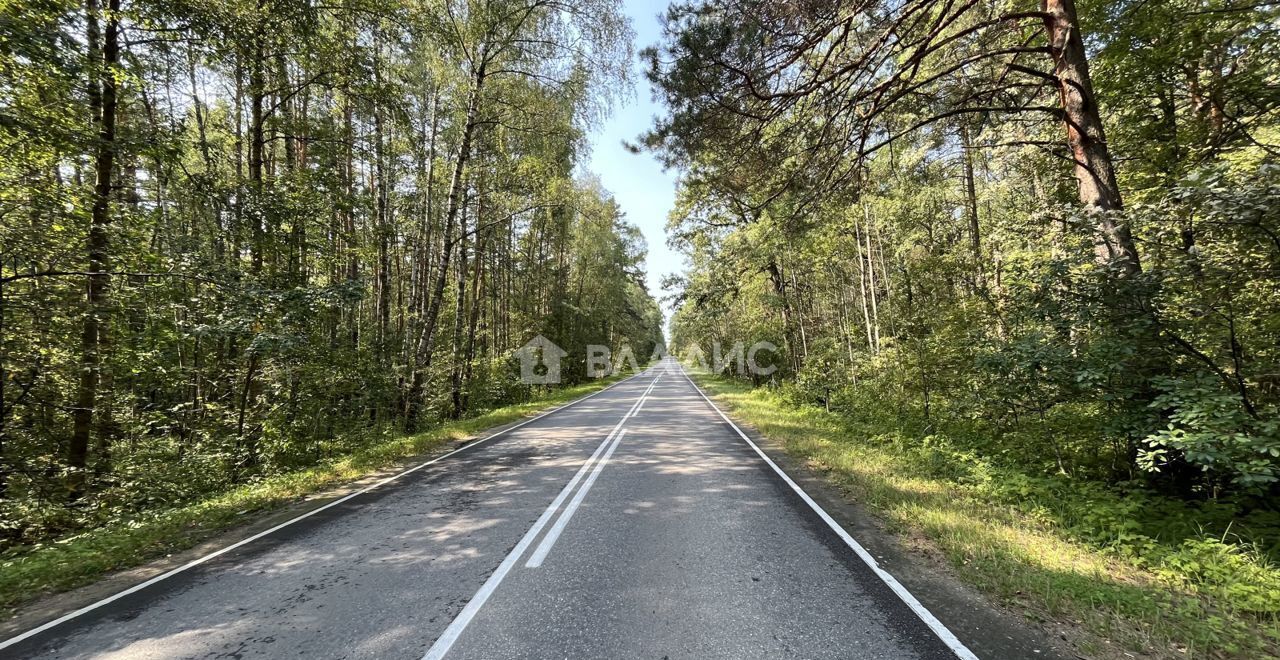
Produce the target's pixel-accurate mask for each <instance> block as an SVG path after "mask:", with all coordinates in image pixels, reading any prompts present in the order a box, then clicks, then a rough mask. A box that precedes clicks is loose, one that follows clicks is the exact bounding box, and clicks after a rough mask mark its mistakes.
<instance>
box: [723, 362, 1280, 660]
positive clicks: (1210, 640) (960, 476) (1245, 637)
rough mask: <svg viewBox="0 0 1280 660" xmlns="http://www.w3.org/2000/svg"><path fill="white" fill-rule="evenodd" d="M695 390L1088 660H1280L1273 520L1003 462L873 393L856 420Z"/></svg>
mask: <svg viewBox="0 0 1280 660" xmlns="http://www.w3.org/2000/svg"><path fill="white" fill-rule="evenodd" d="M699 381H700V383H701V384H702V385H703V387H704V388H706V389H708V390H710V391H711V392H712V393H713V394H716V395H717V398H718V399H719V400H720V402H722V403H723V404H725V405H727V406H729V407H730V410H731V411H732V412H733V413H734V414H735V416H738V417H739V418H740V419H742V420H743V421H745V422H747V423H749V424H751V425H753V426H754V427H755V428H756V429H757V430H759V431H760V432H761V433H762V434H763V435H764V436H765V437H767V438H769V439H770V440H772V441H774V442H777V443H779V444H780V445H781V446H782V447H783V448H784V449H785V450H786V451H787V452H788V453H790V454H791V455H792V456H794V457H795V458H797V459H800V460H803V461H805V462H806V463H807V464H808V465H810V466H813V467H815V468H817V469H819V470H821V471H823V472H824V473H825V474H826V476H827V477H828V478H830V479H831V480H832V481H834V482H835V483H836V484H837V485H839V486H840V487H841V488H843V489H844V490H845V491H846V492H848V493H850V494H851V496H852V497H853V498H854V499H855V501H857V502H858V503H859V504H860V505H862V506H865V507H868V508H869V509H870V510H871V511H872V512H874V513H875V514H876V515H877V516H878V517H880V518H882V519H883V520H885V521H886V522H887V523H888V524H889V525H890V526H891V527H892V528H894V529H900V530H905V531H910V532H911V537H912V538H913V539H920V538H921V537H923V538H925V539H927V540H928V545H927V546H925V547H926V548H929V549H932V550H935V551H937V552H938V553H940V554H941V555H942V556H944V557H945V558H946V559H947V560H949V562H950V564H951V565H952V566H953V567H954V569H955V570H956V572H957V573H958V574H959V575H960V576H961V577H962V578H964V579H965V580H967V581H970V582H972V583H973V584H975V585H977V586H979V587H981V588H982V589H983V590H984V591H987V592H989V593H992V594H993V595H995V596H997V597H999V598H1000V599H1002V600H1003V601H1005V602H1007V603H1008V604H1010V605H1012V606H1015V607H1017V608H1018V609H1019V610H1021V611H1024V612H1026V613H1027V615H1028V616H1030V617H1033V618H1036V619H1041V618H1045V617H1052V618H1056V619H1059V620H1064V621H1069V622H1072V624H1073V625H1075V626H1081V627H1083V628H1084V631H1083V634H1081V633H1079V632H1077V633H1076V634H1074V635H1073V641H1074V642H1075V643H1076V644H1077V645H1078V646H1079V648H1080V649H1081V650H1082V653H1083V654H1085V655H1087V656H1088V655H1096V654H1104V649H1111V650H1112V652H1113V651H1114V650H1115V649H1117V648H1118V649H1121V650H1122V651H1125V652H1130V651H1131V652H1141V653H1145V654H1149V655H1153V656H1156V657H1187V656H1189V657H1232V658H1236V657H1238V658H1252V657H1262V656H1269V655H1273V654H1275V653H1276V652H1277V650H1280V649H1278V646H1277V645H1280V599H1278V598H1277V595H1280V591H1278V589H1280V567H1277V565H1276V563H1275V559H1274V557H1275V553H1276V551H1277V550H1280V547H1277V544H1276V540H1277V539H1280V515H1276V513H1275V512H1260V511H1255V512H1254V513H1252V514H1250V515H1248V516H1243V517H1242V516H1240V515H1239V513H1238V511H1237V510H1236V509H1235V508H1234V507H1231V506H1229V505H1227V504H1225V503H1223V502H1221V501H1219V502H1187V501H1184V500H1181V499H1178V498H1170V497H1167V496H1164V495H1161V494H1159V493H1156V492H1154V491H1151V490H1149V489H1146V488H1144V487H1142V486H1141V485H1140V484H1136V483H1127V484H1118V485H1115V486H1108V485H1105V484H1102V483H1099V482H1097V481H1091V480H1088V479H1080V478H1075V477H1070V476H1067V475H1062V474H1041V473H1039V472H1038V471H1036V470H1034V469H1028V468H1027V467H1020V466H1011V465H1007V464H1002V463H1001V462H1000V461H999V460H997V459H994V458H992V457H991V453H990V451H989V449H988V448H987V447H984V446H983V445H982V438H981V436H979V435H977V434H976V432H975V428H974V427H972V426H968V425H964V424H956V425H951V426H949V427H948V428H947V429H945V430H937V429H934V430H929V429H928V428H927V427H926V426H925V425H919V424H918V421H919V420H915V421H914V422H913V421H911V420H904V419H903V418H902V417H901V416H894V415H891V414H886V413H887V412H888V411H887V410H885V406H884V405H883V404H877V403H876V400H875V399H876V397H875V396H874V395H873V394H872V393H870V392H864V393H863V396H864V398H861V399H859V400H858V402H857V403H858V407H857V408H856V409H854V411H852V412H851V411H842V412H827V411H824V410H821V409H819V408H816V407H814V406H812V405H810V404H809V403H808V397H807V395H806V394H805V393H804V392H803V391H802V390H800V389H799V388H797V387H794V386H790V385H788V386H784V387H781V388H755V389H752V388H750V387H749V386H747V385H744V384H743V383H742V382H741V381H734V380H729V379H712V378H706V377H700V378H699ZM846 400H847V399H846ZM1242 539H1245V540H1242ZM1247 539H1254V541H1247ZM1264 543H1267V544H1270V548H1269V550H1270V553H1271V554H1270V556H1269V554H1268V548H1267V547H1266V546H1265V545H1263V544H1264ZM913 545H915V546H916V547H919V541H918V540H917V541H916V543H914V544H913Z"/></svg>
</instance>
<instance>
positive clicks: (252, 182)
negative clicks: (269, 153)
mask: <svg viewBox="0 0 1280 660" xmlns="http://www.w3.org/2000/svg"><path fill="white" fill-rule="evenodd" d="M264 12H265V9H264V2H263V0H258V16H256V20H257V21H258V22H259V28H258V34H256V35H255V37H254V41H255V42H256V43H255V44H254V52H253V56H252V58H253V59H252V61H251V62H249V196H250V199H252V200H253V208H252V209H251V212H250V219H251V221H252V222H253V227H252V228H251V229H252V232H253V245H252V260H251V262H250V266H249V268H250V271H251V272H252V273H253V274H254V275H259V274H261V273H262V262H263V256H262V252H263V249H264V247H265V237H264V228H263V223H264V221H265V220H266V219H265V218H264V217H263V213H262V167H263V163H264V161H265V160H266V156H265V152H266V136H265V134H264V131H265V127H264V122H265V109H264V108H263V102H264V99H265V97H266V75H265V73H264V72H263V67H265V66H266V63H265V62H263V58H264V57H265V53H264V50H263V47H262V39H263V37H262V34H261V25H262V24H263V23H264V22H265V17H264V16H263V13H264Z"/></svg>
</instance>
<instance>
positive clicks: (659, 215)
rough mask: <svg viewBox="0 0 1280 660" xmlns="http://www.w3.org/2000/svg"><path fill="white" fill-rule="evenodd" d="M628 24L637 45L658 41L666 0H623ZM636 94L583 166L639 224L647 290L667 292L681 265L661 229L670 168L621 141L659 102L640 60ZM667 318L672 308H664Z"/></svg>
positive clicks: (596, 138)
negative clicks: (665, 279)
mask: <svg viewBox="0 0 1280 660" xmlns="http://www.w3.org/2000/svg"><path fill="white" fill-rule="evenodd" d="M623 4H624V6H625V10H626V13H627V15H628V16H629V17H630V18H631V25H632V27H633V28H634V29H635V31H636V43H635V46H636V50H637V51H639V50H640V49H641V48H644V47H645V46H649V45H651V44H654V43H657V41H658V39H659V37H660V36H661V33H660V32H659V25H658V14H660V13H661V12H662V11H663V10H664V9H666V6H667V0H647V1H646V0H626V1H625V2H624V3H623ZM633 68H634V71H635V76H634V77H635V81H636V83H635V87H636V89H635V93H634V94H633V95H632V96H630V97H628V98H626V99H625V100H624V101H623V102H622V103H620V104H619V106H618V107H617V108H616V109H615V111H614V113H613V116H612V117H610V118H609V119H608V120H607V121H605V122H604V123H603V124H602V125H601V126H600V127H599V128H597V129H596V131H595V133H594V134H593V135H592V136H591V158H590V160H589V161H588V163H587V167H586V169H587V170H588V171H590V172H592V173H594V174H596V175H597V176H599V177H600V181H601V182H602V183H603V184H604V187H605V189H606V190H608V191H609V192H611V193H613V196H614V198H615V199H617V200H618V204H619V205H621V206H622V210H623V211H624V212H625V213H626V214H627V220H628V221H630V222H631V223H632V224H635V225H637V226H639V227H640V230H641V231H642V232H644V237H645V240H646V241H647V242H648V243H649V260H648V269H647V270H648V276H649V277H648V279H649V292H650V293H652V294H653V295H654V296H662V295H665V292H663V291H662V289H661V288H660V287H659V282H660V281H661V279H662V276H663V275H666V274H669V273H678V272H680V271H682V270H683V261H682V258H681V257H680V255H678V254H676V253H674V252H672V251H671V250H670V249H668V248H667V238H666V234H665V232H664V229H665V227H666V224H667V213H668V212H669V211H670V210H671V207H672V205H673V203H674V202H675V190H676V177H675V173H674V172H663V171H662V166H661V165H659V164H658V161H657V160H655V159H654V157H653V156H652V155H651V154H648V153H641V154H633V153H630V152H628V151H627V150H626V149H623V148H622V142H623V140H626V141H629V142H635V138H636V136H638V135H639V134H640V133H642V132H644V130H645V129H647V128H649V126H650V124H651V123H652V118H653V117H654V116H655V115H658V114H661V107H660V106H659V105H658V104H656V103H654V102H653V101H652V100H651V98H650V92H649V83H647V82H646V81H645V80H644V76H643V72H642V69H641V67H640V64H639V61H638V60H637V61H636V62H635V63H634V66H633ZM663 311H664V312H665V313H666V315H667V317H668V318H670V315H671V310H669V309H665V308H664V309H663Z"/></svg>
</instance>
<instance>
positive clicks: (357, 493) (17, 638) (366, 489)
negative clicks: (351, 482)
mask: <svg viewBox="0 0 1280 660" xmlns="http://www.w3.org/2000/svg"><path fill="white" fill-rule="evenodd" d="M632 378H635V376H631V377H628V378H624V379H622V380H620V381H618V382H616V383H614V384H612V385H610V386H608V387H606V388H604V389H602V390H600V391H599V392H594V393H592V394H588V395H587V396H584V397H581V398H578V399H574V400H573V401H570V402H569V403H566V404H564V405H562V406H557V407H555V408H552V409H551V410H548V411H546V412H544V413H542V414H540V415H538V416H536V417H532V418H530V419H528V420H525V421H523V422H520V423H519V424H516V425H515V426H512V427H509V428H506V429H503V430H501V431H498V432H497V433H494V434H492V435H489V436H487V437H484V438H481V439H479V440H476V441H475V442H471V443H468V444H467V445H464V446H462V447H459V448H457V449H455V450H453V451H451V452H449V453H447V454H445V455H443V456H438V457H436V458H433V459H431V460H429V461H427V462H425V463H422V464H420V465H416V466H414V467H411V468H409V469H407V470H404V471H402V472H398V473H396V474H393V475H391V476H390V477H387V478H386V479H383V480H381V481H379V482H377V483H374V484H371V485H369V486H365V487H364V488H361V489H360V490H357V491H355V492H354V493H350V494H348V495H345V496H343V497H341V498H339V499H336V500H334V501H332V502H330V503H328V504H326V505H324V506H321V507H318V508H315V509H312V510H310V511H308V512H306V513H304V514H302V515H299V516H297V517H294V518H290V519H289V520H286V521H285V522H282V523H280V524H279V525H276V526H275V527H272V528H271V529H268V530H266V531H263V532H258V533H257V534H254V535H253V536H250V537H249V538H247V539H243V540H240V541H237V542H236V543H233V544H231V545H229V546H227V547H225V548H223V549H221V550H217V551H215V552H211V553H209V554H207V555H205V556H203V557H199V558H197V559H193V560H191V561H189V562H187V563H185V564H183V565H181V566H179V567H177V568H175V569H172V570H170V571H167V572H165V573H161V574H160V575H157V576H155V577H153V578H151V579H150V580H147V581H146V582H141V583H139V584H135V585H134V586H132V587H129V588H128V589H125V590H124V591H121V592H119V593H116V594H114V595H111V596H108V597H106V598H103V599H102V600H99V601H97V602H94V603H91V604H89V605H85V606H84V607H82V608H80V609H78V610H75V611H74V612H70V613H68V614H64V615H63V616H60V617H58V618H56V619H54V620H52V621H49V622H48V623H45V624H43V625H41V626H37V627H35V628H32V629H31V630H28V631H27V632H24V633H22V634H20V635H15V636H13V637H10V638H9V639H6V640H4V641H3V642H0V649H6V648H9V647H10V646H13V645H14V644H18V643H20V642H23V641H25V640H27V639H30V638H31V637H34V636H36V635H39V634H40V633H43V632H45V631H47V630H49V629H51V628H54V627H57V626H60V625H62V624H64V623H66V622H68V621H71V620H72V619H75V618H77V617H80V616H83V615H85V614H87V613H89V612H92V611H94V610H96V609H98V608H100V607H102V606H103V605H109V604H111V603H114V602H115V601H117V600H120V599H121V598H124V597H125V596H129V595H131V594H135V593H137V592H139V591H142V590H143V589H146V588H147V587H149V586H151V585H153V584H156V583H158V582H162V581H164V580H167V579H169V578H171V577H173V576H175V575H177V574H179V573H183V572H185V571H188V570H190V569H192V568H195V567H196V566H199V565H201V564H203V563H205V562H208V561H209V560H211V559H215V558H217V557H220V556H222V555H224V554H226V553H228V552H231V551H232V550H235V549H237V548H240V547H243V546H245V545H248V544H249V543H252V542H254V541H257V540H258V539H260V538H262V537H264V536H269V535H271V534H274V533H276V532H278V531H280V530H282V529H284V528H285V527H288V526H289V525H292V524H294V523H296V522H298V521H300V520H304V519H306V518H310V517H311V516H314V515H316V514H317V513H320V512H321V511H325V510H327V509H331V508H333V507H335V506H338V505H339V504H342V503H343V502H346V501H348V500H350V499H352V498H354V497H358V496H360V495H363V494H365V493H367V492H369V491H371V490H373V489H375V488H378V487H380V486H385V485H386V484H389V483H391V482H393V481H395V480H397V479H399V478H400V477H403V476H405V475H406V474H412V473H414V472H417V471H418V470H421V469H422V468H424V467H427V466H428V465H431V464H433V463H438V462H440V461H443V460H444V459H446V458H449V457H450V456H453V455H454V454H457V453H458V452H461V451H466V450H468V449H471V448H473V447H477V446H479V445H482V444H485V443H487V442H489V441H490V440H493V439H494V438H497V437H500V436H503V435H506V434H508V433H510V432H512V431H514V430H516V429H518V428H520V427H522V426H527V425H529V424H532V423H534V422H536V421H538V420H540V419H542V418H543V417H546V416H548V415H551V414H553V413H556V412H559V411H561V410H564V409H565V408H568V407H570V406H573V405H577V404H579V403H582V402H583V401H586V400H587V399H590V398H592V397H595V396H599V395H601V394H604V393H605V392H607V391H608V390H611V389H613V388H614V387H616V386H618V385H621V384H623V383H625V382H627V381H630V380H631V379H632Z"/></svg>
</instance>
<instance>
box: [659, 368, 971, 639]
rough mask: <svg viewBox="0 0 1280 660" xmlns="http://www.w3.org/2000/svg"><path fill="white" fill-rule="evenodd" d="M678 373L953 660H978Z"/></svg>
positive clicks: (690, 379)
mask: <svg viewBox="0 0 1280 660" xmlns="http://www.w3.org/2000/svg"><path fill="white" fill-rule="evenodd" d="M680 372H681V375H683V376H684V379H685V380H687V381H689V384H690V385H692V386H693V389H694V390H695V391H697V392H698V394H699V395H701V396H702V399H703V400H704V401H706V402H707V405H709V406H711V409H712V410H714V411H716V413H717V414H719V415H720V419H723V420H724V421H725V423H727V424H728V425H729V426H730V427H732V428H733V430H734V431H737V432H738V436H739V437H741V438H742V439H743V440H745V441H746V443H747V444H748V445H750V446H751V448H752V449H754V450H755V451H756V454H758V455H759V456H760V458H761V459H763V460H764V462H765V463H768V464H769V467H771V468H773V471H774V472H776V473H777V474H778V476H779V477H781V478H782V480H783V481H785V482H786V483H787V485H788V486H791V490H793V491H795V493H796V494H797V495H799V496H800V499H802V500H804V502H805V504H808V505H809V508H811V509H813V510H814V512H816V513H817V514H818V517H819V518H822V521H823V522H825V523H827V526H828V527H830V528H831V530H832V531H834V532H835V533H836V535H837V536H839V537H840V539H841V540H842V541H844V542H845V545H848V546H849V547H850V548H852V549H853V552H854V553H855V554H857V555H858V557H859V558H860V559H862V561H863V563H865V564H866V565H867V566H868V567H870V568H871V571H872V572H873V573H875V574H876V576H877V577H879V578H880V580H881V581H883V582H884V583H885V584H886V585H888V586H889V588H890V589H891V590H893V593H895V594H897V596H898V598H900V599H902V602H904V603H906V604H907V607H909V608H911V611H912V612H915V613H916V616H918V617H920V620H921V621H924V623H925V625H927V626H929V629H930V630H932V631H933V633H934V634H935V635H937V636H938V638H939V639H941V640H942V643H943V644H946V645H947V648H949V649H951V651H952V653H955V654H956V657H959V658H963V659H964V660H978V656H976V655H974V654H973V651H970V650H969V648H968V647H966V646H965V645H964V643H963V642H961V641H960V640H959V639H958V638H956V636H955V634H954V633H952V632H951V631H950V630H949V629H948V628H947V627H946V626H945V625H943V623H942V622H941V621H939V620H938V618H937V617H935V616H934V615H933V613H932V612H930V611H929V610H928V608H926V607H925V606H924V605H923V604H921V603H920V601H918V600H916V597H915V596H913V595H911V592H910V591H907V588H906V587H904V586H902V583H901V582H898V580H897V578H895V577H893V575H892V574H891V573H889V571H886V570H884V569H883V568H880V564H879V563H877V562H876V560H875V558H874V557H872V556H871V553H869V552H867V550H866V548H864V547H862V544H861V543H858V542H857V541H855V540H854V538H853V537H852V536H850V535H849V532H847V531H845V529H844V528H843V527H841V526H840V524H839V523H837V522H836V521H835V519H834V518H832V517H831V515H830V514H828V513H827V512H826V510H824V509H823V508H822V507H821V506H819V505H818V503H817V502H815V501H813V498H812V497H809V494H808V493H806V492H804V489H803V488H801V487H800V485H799V484H797V483H796V482H795V481H793V480H792V479H791V477H790V476H788V475H787V473H786V472H783V471H782V468H780V467H778V465H777V464H776V463H774V462H773V459H770V458H769V456H768V455H767V454H765V453H764V452H763V451H761V449H760V447H758V446H756V443H754V442H752V441H751V438H749V437H747V434H746V433H743V432H742V429H740V428H738V425H737V424H734V423H733V420H731V419H729V417H728V416H727V415H725V414H724V411H722V410H720V408H719V407H718V406H716V404H715V403H714V402H713V401H712V400H711V399H710V398H709V397H707V395H706V393H705V392H703V391H702V388H701V387H698V384H697V383H695V382H693V379H692V378H690V377H689V375H688V374H687V373H685V372H684V367H683V366H681V368H680Z"/></svg>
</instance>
